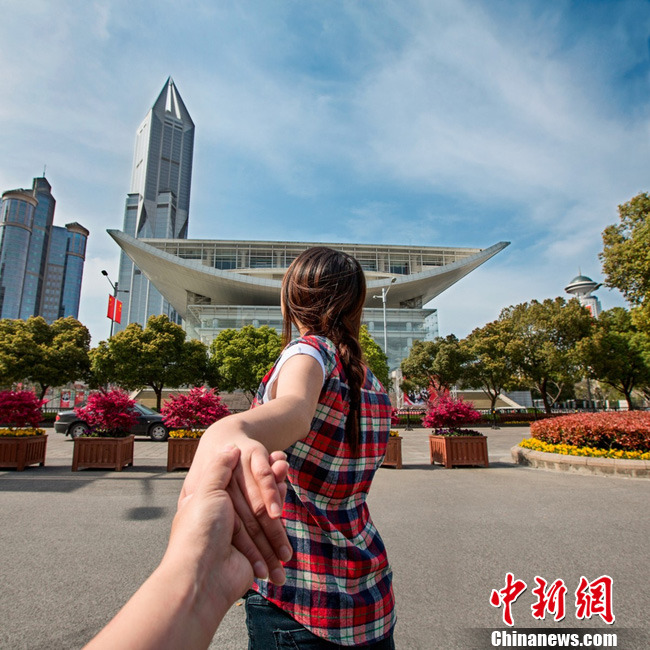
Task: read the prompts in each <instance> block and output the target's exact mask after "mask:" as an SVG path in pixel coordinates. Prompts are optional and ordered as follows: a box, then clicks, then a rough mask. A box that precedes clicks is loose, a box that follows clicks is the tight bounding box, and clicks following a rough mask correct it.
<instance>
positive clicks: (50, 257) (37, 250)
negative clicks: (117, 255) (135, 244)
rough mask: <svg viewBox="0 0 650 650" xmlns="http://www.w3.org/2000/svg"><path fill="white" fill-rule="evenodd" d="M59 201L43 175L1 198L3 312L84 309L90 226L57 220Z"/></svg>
mask: <svg viewBox="0 0 650 650" xmlns="http://www.w3.org/2000/svg"><path fill="white" fill-rule="evenodd" d="M55 205H56V201H55V200H54V197H53V196H52V186H51V185H50V184H49V183H48V181H47V179H46V178H45V177H44V176H42V177H40V178H35V179H34V183H33V186H32V189H31V190H25V189H18V190H9V191H8V192H5V193H4V194H3V195H2V203H1V204H0V318H23V319H24V318H29V317H30V316H43V318H45V320H46V321H47V322H48V323H51V322H53V321H55V320H56V319H57V318H64V317H66V316H74V317H75V318H77V317H78V315H79V296H80V294H81V280H82V278H83V267H84V261H85V259H86V240H87V239H88V234H89V233H88V230H86V229H85V228H84V227H83V226H80V225H79V224H78V223H69V224H66V226H65V228H63V227H60V226H55V225H54V208H55Z"/></svg>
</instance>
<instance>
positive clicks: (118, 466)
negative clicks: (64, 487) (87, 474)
mask: <svg viewBox="0 0 650 650" xmlns="http://www.w3.org/2000/svg"><path fill="white" fill-rule="evenodd" d="M134 440H135V436H125V437H124V438H75V439H74V453H73V456H72V471H73V472H76V471H77V470H78V469H79V468H80V467H88V468H93V469H114V470H115V471H116V472H120V471H122V468H123V467H126V466H127V465H131V466H133V441H134Z"/></svg>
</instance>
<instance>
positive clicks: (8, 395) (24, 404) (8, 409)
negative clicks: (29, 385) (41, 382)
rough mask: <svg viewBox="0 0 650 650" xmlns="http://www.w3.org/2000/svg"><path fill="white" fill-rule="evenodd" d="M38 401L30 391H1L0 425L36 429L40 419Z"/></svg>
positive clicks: (43, 401) (40, 403)
mask: <svg viewBox="0 0 650 650" xmlns="http://www.w3.org/2000/svg"><path fill="white" fill-rule="evenodd" d="M44 403H45V400H39V399H38V398H37V397H36V395H34V393H32V392H31V391H30V390H3V391H1V392H0V423H1V424H4V425H7V426H11V427H16V428H23V427H37V426H38V425H39V423H40V421H41V419H42V414H41V407H42V406H43V404H44Z"/></svg>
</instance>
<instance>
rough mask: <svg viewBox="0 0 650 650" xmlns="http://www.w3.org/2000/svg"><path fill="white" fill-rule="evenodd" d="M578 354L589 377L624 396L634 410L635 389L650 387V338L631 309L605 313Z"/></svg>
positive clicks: (580, 344) (617, 308)
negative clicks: (639, 327)
mask: <svg viewBox="0 0 650 650" xmlns="http://www.w3.org/2000/svg"><path fill="white" fill-rule="evenodd" d="M577 352H578V354H579V357H580V359H581V360H582V362H583V364H584V367H585V370H586V372H587V374H588V376H589V377H590V378H592V379H598V380H599V381H601V382H603V383H605V384H607V385H609V386H611V387H612V388H614V389H616V390H617V391H620V392H621V393H623V395H624V396H625V399H626V400H627V404H628V408H629V409H630V410H631V409H632V408H633V402H632V392H633V391H634V389H635V388H645V387H647V386H649V385H650V365H649V363H650V337H649V336H648V335H647V334H646V333H645V332H643V331H640V330H638V329H637V327H636V326H635V324H634V321H633V319H632V315H631V314H630V312H629V311H628V310H627V309H623V308H622V307H614V308H613V309H609V310H607V311H604V312H602V313H601V314H600V316H599V317H598V321H597V323H596V327H595V329H594V331H593V333H592V335H591V336H589V337H587V338H585V339H583V340H582V341H580V342H579V343H578V346H577Z"/></svg>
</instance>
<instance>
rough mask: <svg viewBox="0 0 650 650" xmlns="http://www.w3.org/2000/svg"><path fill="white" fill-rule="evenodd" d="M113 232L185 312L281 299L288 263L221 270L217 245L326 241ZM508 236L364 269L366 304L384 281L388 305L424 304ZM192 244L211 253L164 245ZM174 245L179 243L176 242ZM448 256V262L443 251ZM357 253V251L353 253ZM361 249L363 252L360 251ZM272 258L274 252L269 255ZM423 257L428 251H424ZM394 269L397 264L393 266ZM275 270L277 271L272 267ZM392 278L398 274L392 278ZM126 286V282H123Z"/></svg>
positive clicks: (389, 250)
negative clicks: (404, 266) (411, 262)
mask: <svg viewBox="0 0 650 650" xmlns="http://www.w3.org/2000/svg"><path fill="white" fill-rule="evenodd" d="M108 233H109V235H110V236H111V237H112V238H113V239H114V240H115V241H116V242H117V244H118V245H119V246H120V248H121V249H122V250H123V251H124V252H125V253H126V254H127V255H128V256H129V258H131V260H133V262H134V263H135V265H136V266H137V267H138V268H139V269H140V270H141V271H142V272H143V273H144V274H145V276H146V277H147V278H148V279H149V280H150V281H151V282H152V283H153V284H154V286H155V287H156V289H158V291H160V293H161V294H162V295H163V296H164V297H165V299H166V300H167V301H168V302H169V303H170V304H171V305H172V307H173V308H174V309H175V310H176V311H177V312H178V313H179V314H180V315H181V316H182V317H183V318H186V315H187V307H188V305H191V304H197V303H199V304H213V305H279V304H280V288H281V280H280V279H273V276H274V275H276V276H277V275H278V273H277V271H280V270H281V269H283V268H286V265H285V264H281V263H280V264H277V265H274V266H273V267H272V268H270V269H266V275H269V276H271V277H261V275H260V274H259V273H256V272H259V271H260V269H251V268H246V269H243V268H233V269H228V270H223V269H219V268H215V267H214V265H212V264H210V259H214V250H224V249H227V250H229V251H232V250H237V247H241V248H242V250H249V249H251V248H254V249H255V250H257V251H264V250H265V248H266V249H267V250H271V249H277V248H278V247H282V246H283V245H284V244H286V245H287V246H288V247H291V248H292V252H295V251H296V250H298V249H302V250H304V249H307V248H310V247H311V246H316V245H321V246H322V245H324V244H320V243H316V242H314V243H299V244H298V243H291V242H284V243H283V242H252V241H250V242H233V241H224V240H218V241H217V240H163V239H161V240H154V239H148V240H144V239H136V238H134V237H131V236H130V235H127V234H125V233H123V232H121V231H119V230H108ZM326 245H327V246H331V247H332V248H336V249H339V250H345V251H346V252H350V249H354V251H355V252H356V251H359V250H361V251H366V250H367V251H372V252H373V254H376V255H380V256H381V255H388V254H392V255H394V256H399V255H401V256H405V255H406V254H407V253H408V251H409V250H410V249H411V247H407V246H379V245H377V246H369V245H361V244H342V243H334V244H326ZM508 245H509V242H499V243H498V244H495V245H494V246H490V247H489V248H485V249H463V248H456V249H441V248H439V247H436V248H434V247H428V248H423V247H418V248H414V249H413V250H416V251H417V252H418V253H419V254H421V252H422V251H424V254H425V257H426V254H427V253H430V254H436V255H439V256H440V259H441V260H443V261H442V262H441V263H440V264H439V265H437V266H427V265H426V264H425V265H421V266H420V267H416V268H415V269H414V270H415V271H416V272H413V273H395V272H390V270H387V271H384V272H378V271H376V270H368V271H366V279H367V283H368V297H367V300H366V307H376V306H377V302H376V301H375V300H373V295H375V294H376V293H377V292H380V291H381V289H382V288H383V287H386V288H387V287H389V286H390V287H391V289H390V292H389V293H388V294H387V299H386V306H387V307H389V308H390V307H395V308H399V307H407V306H420V307H421V306H422V305H424V304H425V303H427V302H428V301H430V300H431V299H432V298H435V297H436V296H438V295H440V294H441V293H442V292H443V291H445V290H446V289H448V288H449V287H450V286H452V285H453V284H455V283H456V282H458V280H460V279H461V278H462V277H464V276H465V275H467V274H468V273H470V272H471V271H473V270H474V269H475V268H477V267H478V266H480V265H481V264H483V262H486V261H487V260H489V259H490V258H491V257H492V256H494V255H496V254H497V253H498V252H500V251H502V250H503V249H504V248H505V247H506V246H508ZM190 246H193V247H195V248H196V249H197V250H208V249H210V248H211V247H212V249H213V250H212V251H211V254H212V257H210V255H209V254H205V255H201V259H186V258H184V257H183V256H182V255H180V256H179V255H175V254H172V253H169V252H167V251H166V250H164V249H165V248H167V249H174V250H180V248H179V247H186V248H187V247H190ZM175 247H176V248H175ZM441 251H442V253H446V254H447V258H449V259H450V260H454V261H450V262H449V263H444V260H445V259H446V258H445V255H444V254H443V255H441ZM353 254H354V253H353ZM357 254H359V253H357ZM269 259H271V257H270V258H269ZM422 259H424V257H422ZM392 268H393V269H395V268H399V267H395V266H393V267H392ZM272 271H275V273H273V272H272ZM393 278H394V279H395V280H394V281H393ZM124 288H125V289H126V287H124Z"/></svg>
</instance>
